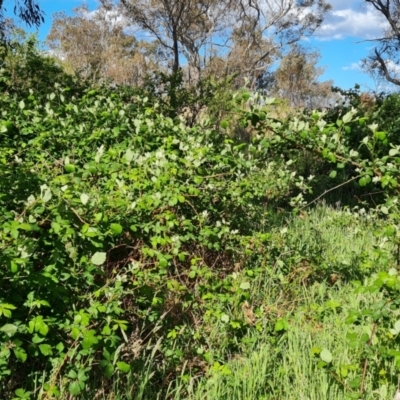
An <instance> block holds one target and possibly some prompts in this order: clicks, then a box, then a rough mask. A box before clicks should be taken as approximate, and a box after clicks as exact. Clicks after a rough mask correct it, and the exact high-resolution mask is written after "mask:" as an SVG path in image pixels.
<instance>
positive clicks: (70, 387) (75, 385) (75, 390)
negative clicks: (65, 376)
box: [68, 381, 82, 396]
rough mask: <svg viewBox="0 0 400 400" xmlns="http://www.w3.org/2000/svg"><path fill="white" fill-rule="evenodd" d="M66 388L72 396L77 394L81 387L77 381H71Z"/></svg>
mask: <svg viewBox="0 0 400 400" xmlns="http://www.w3.org/2000/svg"><path fill="white" fill-rule="evenodd" d="M68 390H69V392H70V393H71V394H72V396H78V394H79V393H80V392H81V390H82V389H81V387H80V385H79V382H78V381H72V382H70V383H69V385H68Z"/></svg>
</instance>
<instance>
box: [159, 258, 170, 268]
mask: <svg viewBox="0 0 400 400" xmlns="http://www.w3.org/2000/svg"><path fill="white" fill-rule="evenodd" d="M158 266H159V267H161V268H166V267H168V260H167V259H166V258H160V260H159V261H158Z"/></svg>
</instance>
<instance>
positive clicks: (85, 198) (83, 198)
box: [80, 193, 90, 206]
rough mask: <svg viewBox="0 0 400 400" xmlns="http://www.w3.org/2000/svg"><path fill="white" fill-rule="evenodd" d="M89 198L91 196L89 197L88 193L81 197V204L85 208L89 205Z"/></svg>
mask: <svg viewBox="0 0 400 400" xmlns="http://www.w3.org/2000/svg"><path fill="white" fill-rule="evenodd" d="M89 198H90V197H89V195H87V194H86V193H82V194H81V197H80V199H81V203H82V204H83V205H84V206H85V205H86V204H87V203H88V201H89Z"/></svg>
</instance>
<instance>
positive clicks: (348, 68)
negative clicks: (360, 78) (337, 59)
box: [342, 61, 362, 71]
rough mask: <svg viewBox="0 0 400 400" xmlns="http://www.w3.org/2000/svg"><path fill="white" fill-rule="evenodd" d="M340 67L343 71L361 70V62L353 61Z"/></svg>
mask: <svg viewBox="0 0 400 400" xmlns="http://www.w3.org/2000/svg"><path fill="white" fill-rule="evenodd" d="M342 69H343V70H345V71H362V68H361V62H360V61H359V62H353V63H351V64H350V65H347V66H345V67H342Z"/></svg>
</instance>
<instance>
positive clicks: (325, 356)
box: [319, 349, 333, 364]
mask: <svg viewBox="0 0 400 400" xmlns="http://www.w3.org/2000/svg"><path fill="white" fill-rule="evenodd" d="M319 356H320V357H321V360H322V361H324V362H326V363H327V364H330V363H331V362H332V359H333V357H332V353H331V352H330V351H329V350H328V349H322V351H321V353H320V355H319Z"/></svg>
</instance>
